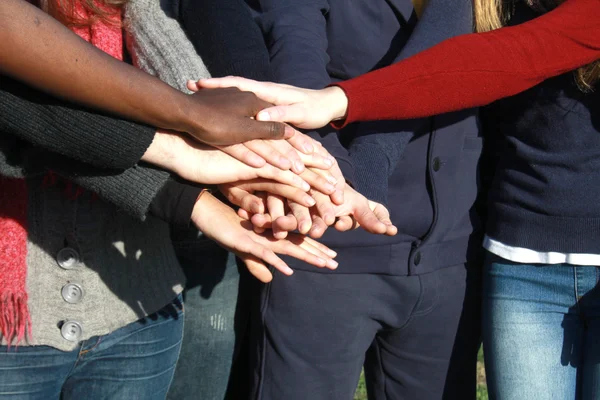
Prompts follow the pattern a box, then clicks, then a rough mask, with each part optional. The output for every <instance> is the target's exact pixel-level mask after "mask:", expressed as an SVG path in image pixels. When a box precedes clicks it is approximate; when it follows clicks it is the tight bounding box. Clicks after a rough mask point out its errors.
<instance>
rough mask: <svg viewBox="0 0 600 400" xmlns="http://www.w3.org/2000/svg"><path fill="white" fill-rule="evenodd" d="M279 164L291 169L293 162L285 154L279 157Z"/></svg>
mask: <svg viewBox="0 0 600 400" xmlns="http://www.w3.org/2000/svg"><path fill="white" fill-rule="evenodd" d="M279 164H281V166H282V167H283V168H288V169H289V168H291V167H292V162H291V161H290V160H289V159H287V158H285V157H283V156H281V157H279Z"/></svg>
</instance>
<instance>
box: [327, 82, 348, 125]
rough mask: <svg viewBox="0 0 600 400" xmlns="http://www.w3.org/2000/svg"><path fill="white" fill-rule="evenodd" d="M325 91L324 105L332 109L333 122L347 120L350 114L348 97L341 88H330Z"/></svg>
mask: <svg viewBox="0 0 600 400" xmlns="http://www.w3.org/2000/svg"><path fill="white" fill-rule="evenodd" d="M323 90H324V94H325V96H324V103H325V104H327V105H328V106H329V107H330V108H331V121H338V120H341V119H345V118H346V115H347V113H348V97H347V96H346V93H345V92H344V90H343V89H342V88H341V87H339V86H329V87H327V88H325V89H323Z"/></svg>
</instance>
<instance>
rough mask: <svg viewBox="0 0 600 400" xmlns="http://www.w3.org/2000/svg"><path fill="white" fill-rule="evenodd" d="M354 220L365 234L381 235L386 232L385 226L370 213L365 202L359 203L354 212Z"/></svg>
mask: <svg viewBox="0 0 600 400" xmlns="http://www.w3.org/2000/svg"><path fill="white" fill-rule="evenodd" d="M354 219H356V222H358V223H359V224H360V226H362V228H363V229H364V230H366V231H367V232H370V233H376V234H379V235H381V234H384V233H386V231H387V227H386V225H385V224H384V223H383V222H381V221H380V220H379V218H377V216H376V215H375V213H374V212H373V211H371V209H370V208H369V205H368V203H367V202H364V203H361V206H359V207H358V208H357V209H356V210H355V211H354Z"/></svg>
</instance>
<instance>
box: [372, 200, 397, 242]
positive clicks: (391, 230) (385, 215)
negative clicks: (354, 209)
mask: <svg viewBox="0 0 600 400" xmlns="http://www.w3.org/2000/svg"><path fill="white" fill-rule="evenodd" d="M369 208H371V209H372V210H373V213H374V214H375V216H376V217H377V219H378V220H379V221H381V222H383V224H385V226H386V227H387V229H386V231H385V234H386V235H388V236H394V235H395V234H396V233H398V228H396V227H395V226H394V225H393V224H392V221H391V219H390V212H389V211H388V209H387V208H385V207H384V206H383V205H381V204H379V203H376V202H374V201H369Z"/></svg>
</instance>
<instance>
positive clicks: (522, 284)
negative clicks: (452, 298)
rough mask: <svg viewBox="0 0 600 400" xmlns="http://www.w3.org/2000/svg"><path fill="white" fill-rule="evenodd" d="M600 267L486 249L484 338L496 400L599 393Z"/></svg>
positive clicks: (586, 399)
mask: <svg viewBox="0 0 600 400" xmlns="http://www.w3.org/2000/svg"><path fill="white" fill-rule="evenodd" d="M599 277H600V270H599V268H597V267H587V266H584V267H582V266H575V265H568V264H562V265H542V264H537V265H527V264H519V263H515V262H512V261H508V260H505V259H503V258H500V257H498V256H495V255H493V254H491V253H488V255H487V257H486V262H485V271H484V290H483V345H484V353H485V367H486V375H487V380H488V390H489V396H490V399H492V400H494V399H501V400H520V399H536V400H546V399H548V400H550V399H561V400H562V399H583V400H592V399H599V398H600V286H599V285H598V278H599Z"/></svg>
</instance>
